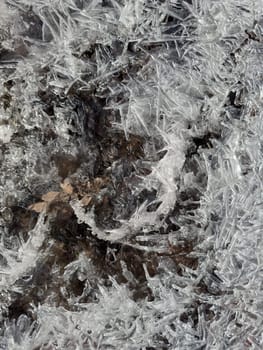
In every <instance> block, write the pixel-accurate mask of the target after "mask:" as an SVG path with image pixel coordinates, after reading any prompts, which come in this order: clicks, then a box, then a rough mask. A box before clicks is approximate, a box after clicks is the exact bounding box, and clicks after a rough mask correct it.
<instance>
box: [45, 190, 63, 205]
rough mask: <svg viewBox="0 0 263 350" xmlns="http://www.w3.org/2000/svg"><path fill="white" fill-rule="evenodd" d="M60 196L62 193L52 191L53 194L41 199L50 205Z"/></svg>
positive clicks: (50, 193)
mask: <svg viewBox="0 0 263 350" xmlns="http://www.w3.org/2000/svg"><path fill="white" fill-rule="evenodd" d="M59 194H60V192H55V191H51V192H48V193H46V194H44V195H43V196H42V197H41V198H42V199H43V201H45V202H48V203H49V202H52V201H53V200H54V199H56V197H57V196H58V195H59Z"/></svg>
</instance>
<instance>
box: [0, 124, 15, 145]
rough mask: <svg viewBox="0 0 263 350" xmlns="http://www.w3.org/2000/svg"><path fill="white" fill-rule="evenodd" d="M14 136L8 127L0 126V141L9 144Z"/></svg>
mask: <svg viewBox="0 0 263 350" xmlns="http://www.w3.org/2000/svg"><path fill="white" fill-rule="evenodd" d="M13 134H14V130H13V129H12V128H11V127H10V126H9V125H0V141H2V142H3V143H9V142H10V141H11V138H12V136H13Z"/></svg>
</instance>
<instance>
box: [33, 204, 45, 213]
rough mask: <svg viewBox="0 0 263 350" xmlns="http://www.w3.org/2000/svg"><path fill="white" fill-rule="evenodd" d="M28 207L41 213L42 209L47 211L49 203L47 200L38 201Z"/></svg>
mask: <svg viewBox="0 0 263 350" xmlns="http://www.w3.org/2000/svg"><path fill="white" fill-rule="evenodd" d="M28 209H30V210H33V211H35V212H36V213H41V212H42V211H45V210H46V209H47V203H46V202H37V203H35V204H32V205H30V206H29V207H28Z"/></svg>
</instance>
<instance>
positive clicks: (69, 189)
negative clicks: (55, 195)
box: [60, 179, 73, 194]
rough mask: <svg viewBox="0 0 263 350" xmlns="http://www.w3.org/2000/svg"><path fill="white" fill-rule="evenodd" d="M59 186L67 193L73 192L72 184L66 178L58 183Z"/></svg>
mask: <svg viewBox="0 0 263 350" xmlns="http://www.w3.org/2000/svg"><path fill="white" fill-rule="evenodd" d="M60 187H61V188H62V190H63V191H64V192H65V193H67V194H72V193H73V187H72V185H71V183H70V182H69V180H68V179H65V180H64V182H62V183H61V184H60Z"/></svg>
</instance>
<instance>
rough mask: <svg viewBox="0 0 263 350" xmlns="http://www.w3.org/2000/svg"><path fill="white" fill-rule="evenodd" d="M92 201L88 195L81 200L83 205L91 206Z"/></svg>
mask: <svg viewBox="0 0 263 350" xmlns="http://www.w3.org/2000/svg"><path fill="white" fill-rule="evenodd" d="M91 201H92V197H91V196H89V195H87V194H86V196H84V197H83V198H82V199H81V203H82V204H83V205H89V204H90V203H91Z"/></svg>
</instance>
